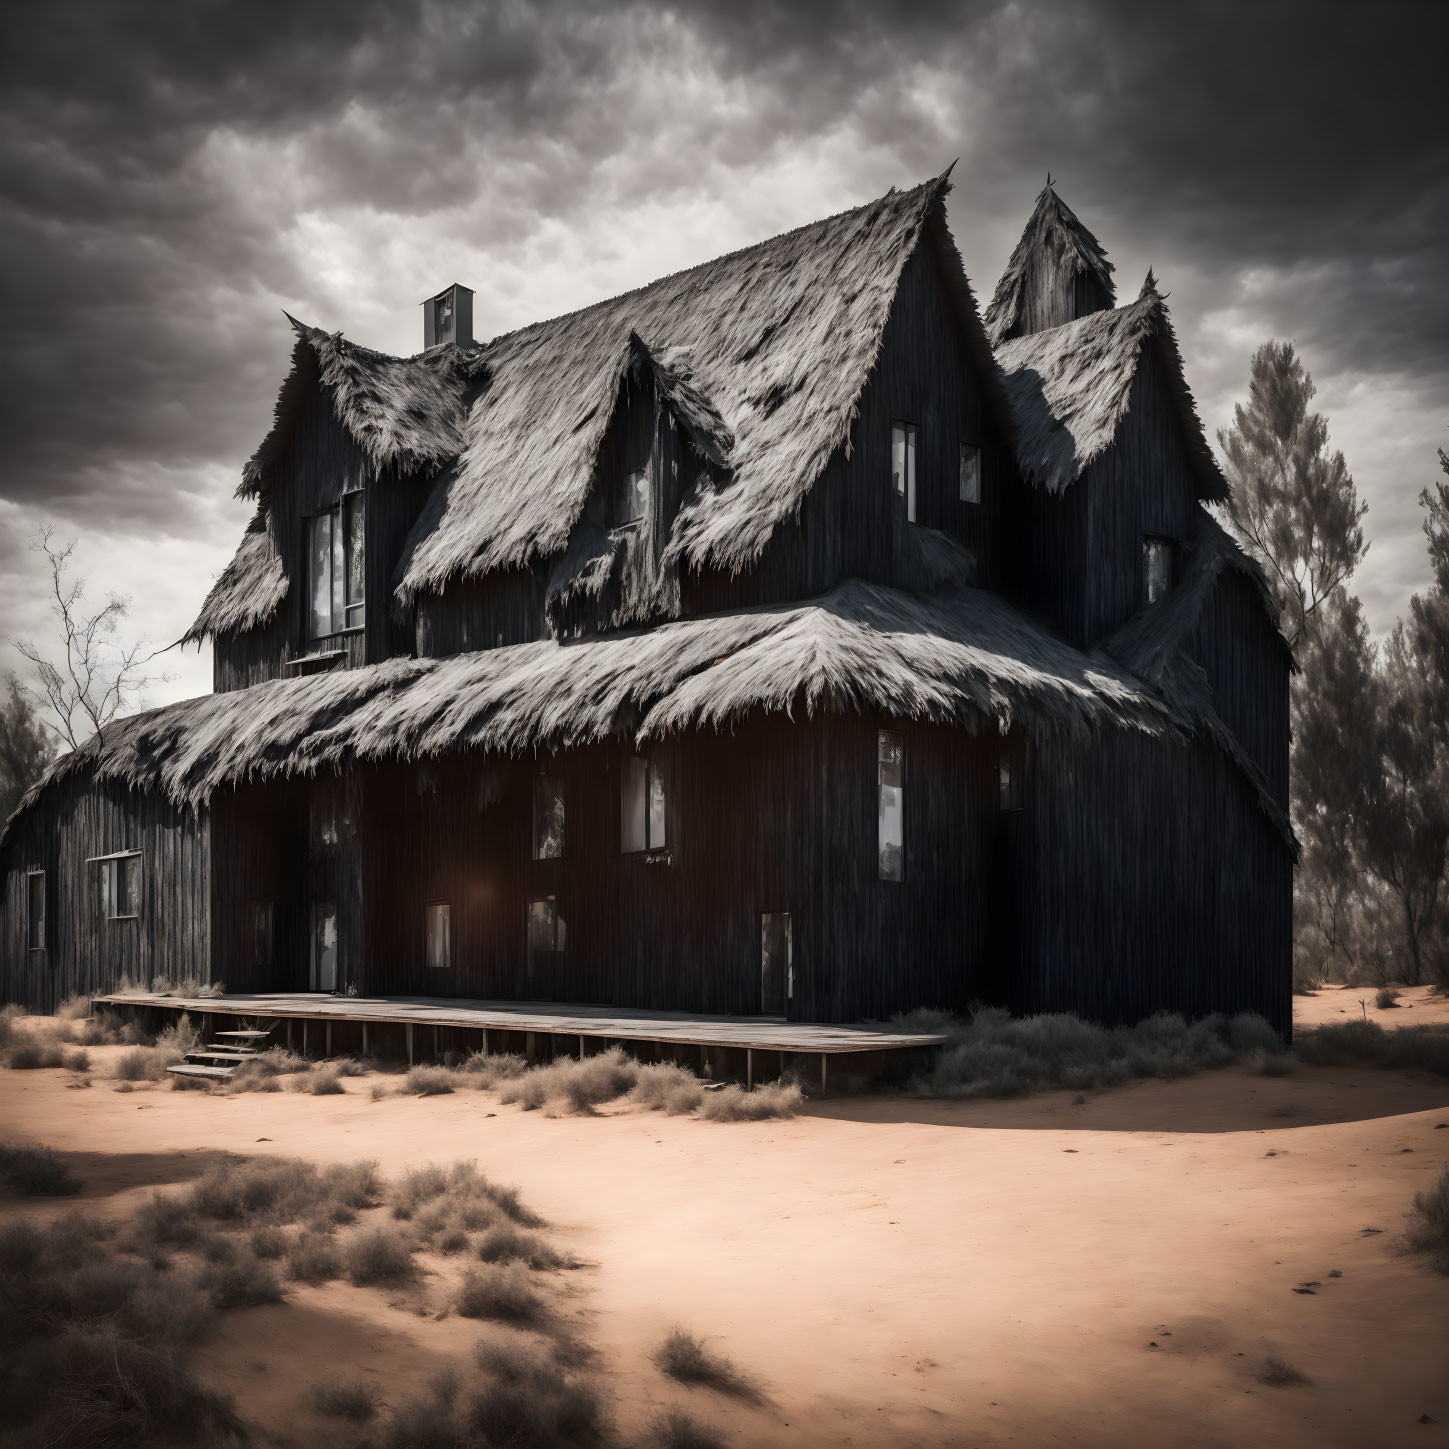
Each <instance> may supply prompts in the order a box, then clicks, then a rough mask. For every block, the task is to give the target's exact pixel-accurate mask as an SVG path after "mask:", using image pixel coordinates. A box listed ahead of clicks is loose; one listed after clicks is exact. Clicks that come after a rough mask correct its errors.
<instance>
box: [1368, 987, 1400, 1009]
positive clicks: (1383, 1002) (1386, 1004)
mask: <svg viewBox="0 0 1449 1449" xmlns="http://www.w3.org/2000/svg"><path fill="white" fill-rule="evenodd" d="M1398 1004H1399V993H1398V992H1397V991H1396V990H1395V989H1394V988H1393V987H1392V986H1380V987H1379V989H1378V990H1377V991H1376V992H1375V993H1374V1005H1375V1006H1376V1007H1378V1009H1379V1010H1380V1011H1388V1010H1390V1009H1391V1008H1392V1007H1395V1006H1397V1005H1398Z"/></svg>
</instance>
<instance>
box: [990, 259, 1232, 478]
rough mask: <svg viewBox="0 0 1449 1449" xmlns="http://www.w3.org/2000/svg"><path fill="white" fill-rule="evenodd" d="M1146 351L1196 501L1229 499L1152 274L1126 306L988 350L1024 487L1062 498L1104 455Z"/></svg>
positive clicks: (1115, 433) (1121, 416) (1124, 408)
mask: <svg viewBox="0 0 1449 1449" xmlns="http://www.w3.org/2000/svg"><path fill="white" fill-rule="evenodd" d="M1149 346H1150V347H1151V348H1152V349H1153V351H1154V353H1155V355H1156V356H1157V357H1158V358H1159V359H1160V361H1161V363H1162V370H1163V376H1164V377H1165V378H1166V380H1167V386H1168V391H1169V394H1170V395H1171V397H1172V399H1173V403H1174V405H1175V408H1176V412H1177V415H1178V418H1179V420H1180V422H1181V424H1182V429H1183V435H1184V438H1185V439H1186V443H1187V458H1188V463H1189V466H1190V467H1191V469H1192V472H1193V475H1194V477H1195V479H1196V483H1197V496H1198V497H1199V498H1202V499H1209V500H1220V499H1223V498H1226V497H1227V482H1226V481H1225V480H1224V478H1223V475H1222V473H1221V471H1220V470H1219V468H1218V465H1217V462H1216V460H1215V459H1214V458H1213V454H1212V449H1211V448H1209V446H1208V442H1207V439H1206V437H1205V436H1204V435H1203V430H1202V422H1201V420H1200V419H1199V418H1198V415H1197V408H1196V406H1195V404H1194V403H1193V399H1192V393H1191V392H1190V391H1189V389H1188V386H1187V380H1186V378H1185V377H1184V376H1183V368H1182V355H1181V354H1180V353H1179V352H1178V349H1177V338H1176V335H1175V334H1174V332H1173V330H1172V322H1171V319H1170V318H1169V317H1168V315H1167V305H1166V303H1165V302H1164V301H1163V300H1162V297H1161V296H1160V295H1159V293H1158V291H1157V287H1156V284H1155V282H1154V281H1153V278H1152V274H1151V273H1150V272H1149V273H1148V276H1147V281H1146V283H1145V285H1144V286H1143V289H1142V295H1141V296H1139V297H1138V299H1137V300H1136V301H1135V302H1133V303H1131V305H1129V306H1126V307H1116V308H1113V309H1111V310H1109V311H1103V312H1093V313H1091V314H1089V315H1088V316H1086V317H1082V318H1079V319H1078V320H1077V321H1075V322H1068V323H1066V324H1065V325H1063V326H1061V327H1053V328H1050V329H1049V330H1047V331H1045V332H1034V333H1031V334H1030V335H1029V336H1026V337H1017V338H1014V339H1013V340H1012V341H1010V342H1004V343H1002V345H1001V346H1000V347H998V348H997V349H996V360H997V361H998V363H1000V365H1001V370H1002V372H1003V374H1004V375H1005V380H1006V393H1007V397H1008V398H1009V399H1010V403H1011V412H1012V417H1013V420H1014V422H1015V424H1016V457H1017V462H1018V464H1019V465H1020V467H1021V470H1022V473H1023V475H1024V476H1025V477H1026V478H1027V480H1028V481H1029V482H1031V483H1034V484H1036V485H1037V486H1038V487H1040V488H1045V489H1046V490H1047V491H1048V492H1050V493H1060V492H1062V491H1063V490H1064V489H1066V488H1067V487H1069V486H1070V485H1071V484H1072V483H1074V482H1075V481H1076V480H1077V479H1078V478H1079V477H1081V475H1082V472H1083V470H1084V469H1085V468H1086V467H1087V466H1088V465H1089V464H1090V463H1091V462H1092V461H1093V460H1094V459H1096V458H1098V457H1100V456H1101V455H1102V453H1103V452H1104V451H1105V450H1106V449H1107V448H1108V447H1109V446H1110V444H1111V443H1112V440H1113V439H1114V438H1115V437H1116V436H1117V430H1118V428H1119V427H1120V426H1121V423H1122V419H1123V418H1124V417H1125V416H1126V414H1127V408H1128V404H1129V403H1130V401H1131V396H1132V383H1133V380H1134V379H1135V378H1136V376H1137V369H1138V367H1139V366H1140V365H1141V362H1142V358H1143V357H1144V355H1146V353H1147V350H1148V348H1149Z"/></svg>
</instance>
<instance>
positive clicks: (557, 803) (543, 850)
mask: <svg viewBox="0 0 1449 1449" xmlns="http://www.w3.org/2000/svg"><path fill="white" fill-rule="evenodd" d="M563 852H564V796H563V781H562V780H559V779H555V778H554V777H553V776H551V775H539V776H537V777H536V778H535V779H534V782H533V858H534V859H535V860H557V859H559V857H560V856H561V855H563Z"/></svg>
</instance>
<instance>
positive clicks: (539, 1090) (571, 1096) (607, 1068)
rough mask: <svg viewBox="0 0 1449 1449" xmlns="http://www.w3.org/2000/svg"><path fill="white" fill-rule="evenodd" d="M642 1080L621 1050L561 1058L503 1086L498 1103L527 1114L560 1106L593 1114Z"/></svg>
mask: <svg viewBox="0 0 1449 1449" xmlns="http://www.w3.org/2000/svg"><path fill="white" fill-rule="evenodd" d="M638 1080H639V1063H638V1062H636V1061H635V1060H634V1059H633V1058H632V1057H630V1056H626V1055H625V1054H624V1052H623V1051H621V1050H620V1049H619V1048H618V1047H610V1048H609V1049H608V1051H605V1052H599V1053H598V1054H597V1055H595V1056H591V1057H583V1058H582V1059H576V1058H573V1057H559V1058H558V1059H557V1060H556V1061H552V1062H550V1063H548V1065H547V1066H541V1067H534V1068H533V1069H532V1071H528V1072H525V1073H524V1074H523V1075H522V1076H518V1077H513V1078H510V1079H509V1080H508V1081H506V1082H504V1083H503V1084H502V1085H501V1086H500V1088H499V1092H498V1100H499V1101H500V1102H517V1103H518V1104H519V1105H520V1106H522V1107H523V1109H524V1110H525V1111H534V1110H536V1109H537V1108H539V1107H542V1106H544V1105H545V1103H548V1102H559V1103H562V1104H564V1105H566V1106H567V1107H568V1109H569V1110H570V1111H572V1112H590V1111H592V1110H593V1109H594V1108H595V1107H596V1106H598V1105H599V1103H601V1102H612V1101H615V1100H616V1099H617V1098H619V1097H622V1096H624V1095H625V1094H626V1093H628V1092H629V1091H630V1090H631V1089H632V1088H633V1086H634V1084H635V1083H636V1082H637V1081H638Z"/></svg>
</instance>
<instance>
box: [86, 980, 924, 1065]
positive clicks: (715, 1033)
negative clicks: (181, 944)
mask: <svg viewBox="0 0 1449 1449" xmlns="http://www.w3.org/2000/svg"><path fill="white" fill-rule="evenodd" d="M92 999H93V1001H94V1002H95V1003H96V1004H97V1005H105V1006H131V1007H146V1008H148V1009H159V1010H164V1011H186V1012H191V1013H194V1014H197V1015H205V1016H208V1017H213V1018H214V1017H218V1016H234V1017H246V1018H248V1019H257V1020H266V1021H276V1022H279V1023H281V1022H289V1021H301V1022H325V1023H332V1022H342V1023H346V1024H348V1025H354V1026H355V1025H362V1026H364V1027H365V1026H371V1025H398V1024H401V1025H402V1026H404V1027H406V1028H415V1027H419V1026H427V1027H435V1028H451V1029H462V1030H464V1031H477V1032H479V1033H480V1034H481V1035H480V1037H479V1038H478V1045H480V1046H481V1047H482V1048H483V1050H485V1051H487V1050H488V1049H489V1047H488V1036H487V1034H488V1032H489V1031H500V1032H508V1033H515V1032H522V1033H533V1034H535V1035H537V1034H542V1035H545V1036H549V1037H555V1038H571V1039H572V1040H570V1041H568V1042H566V1043H560V1044H559V1045H563V1046H564V1047H565V1049H566V1050H567V1051H568V1052H569V1054H573V1052H574V1050H575V1049H576V1048H578V1049H582V1045H583V1042H584V1041H594V1042H598V1043H603V1042H640V1043H645V1042H647V1043H651V1044H654V1045H658V1046H663V1047H671V1046H688V1047H703V1048H707V1049H715V1048H718V1049H722V1050H724V1049H728V1050H743V1051H749V1052H785V1053H800V1054H808V1055H811V1056H830V1057H840V1056H844V1055H847V1054H860V1053H867V1052H869V1053H876V1052H899V1051H909V1050H914V1049H919V1048H923V1047H933V1046H939V1045H940V1044H941V1043H942V1042H943V1041H944V1040H945V1038H944V1037H943V1036H942V1035H940V1034H939V1033H931V1032H910V1031H902V1030H899V1029H897V1028H895V1027H892V1026H890V1025H889V1024H888V1023H882V1022H874V1023H868V1024H867V1023H846V1024H836V1023H827V1022H812V1021H787V1020H785V1019H784V1018H783V1017H771V1016H705V1015H696V1014H694V1013H691V1012H682V1011H640V1010H635V1009H633V1008H629V1007H620V1006H588V1005H578V1004H576V1003H573V1002H569V1003H557V1002H550V1001H469V1000H465V999H459V998H452V997H441V996H327V995H321V994H318V993H314V992H282V993H276V994H264V993H237V994H236V995H228V996H207V997H179V996H159V995H155V994H150V993H140V992H136V993H131V992H128V993H126V994H125V995H113V996H97V997H94V998H92ZM412 1036H413V1032H412V1031H411V1030H409V1031H408V1040H409V1045H410V1046H411V1042H412ZM409 1055H410V1056H411V1051H410V1052H409Z"/></svg>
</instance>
